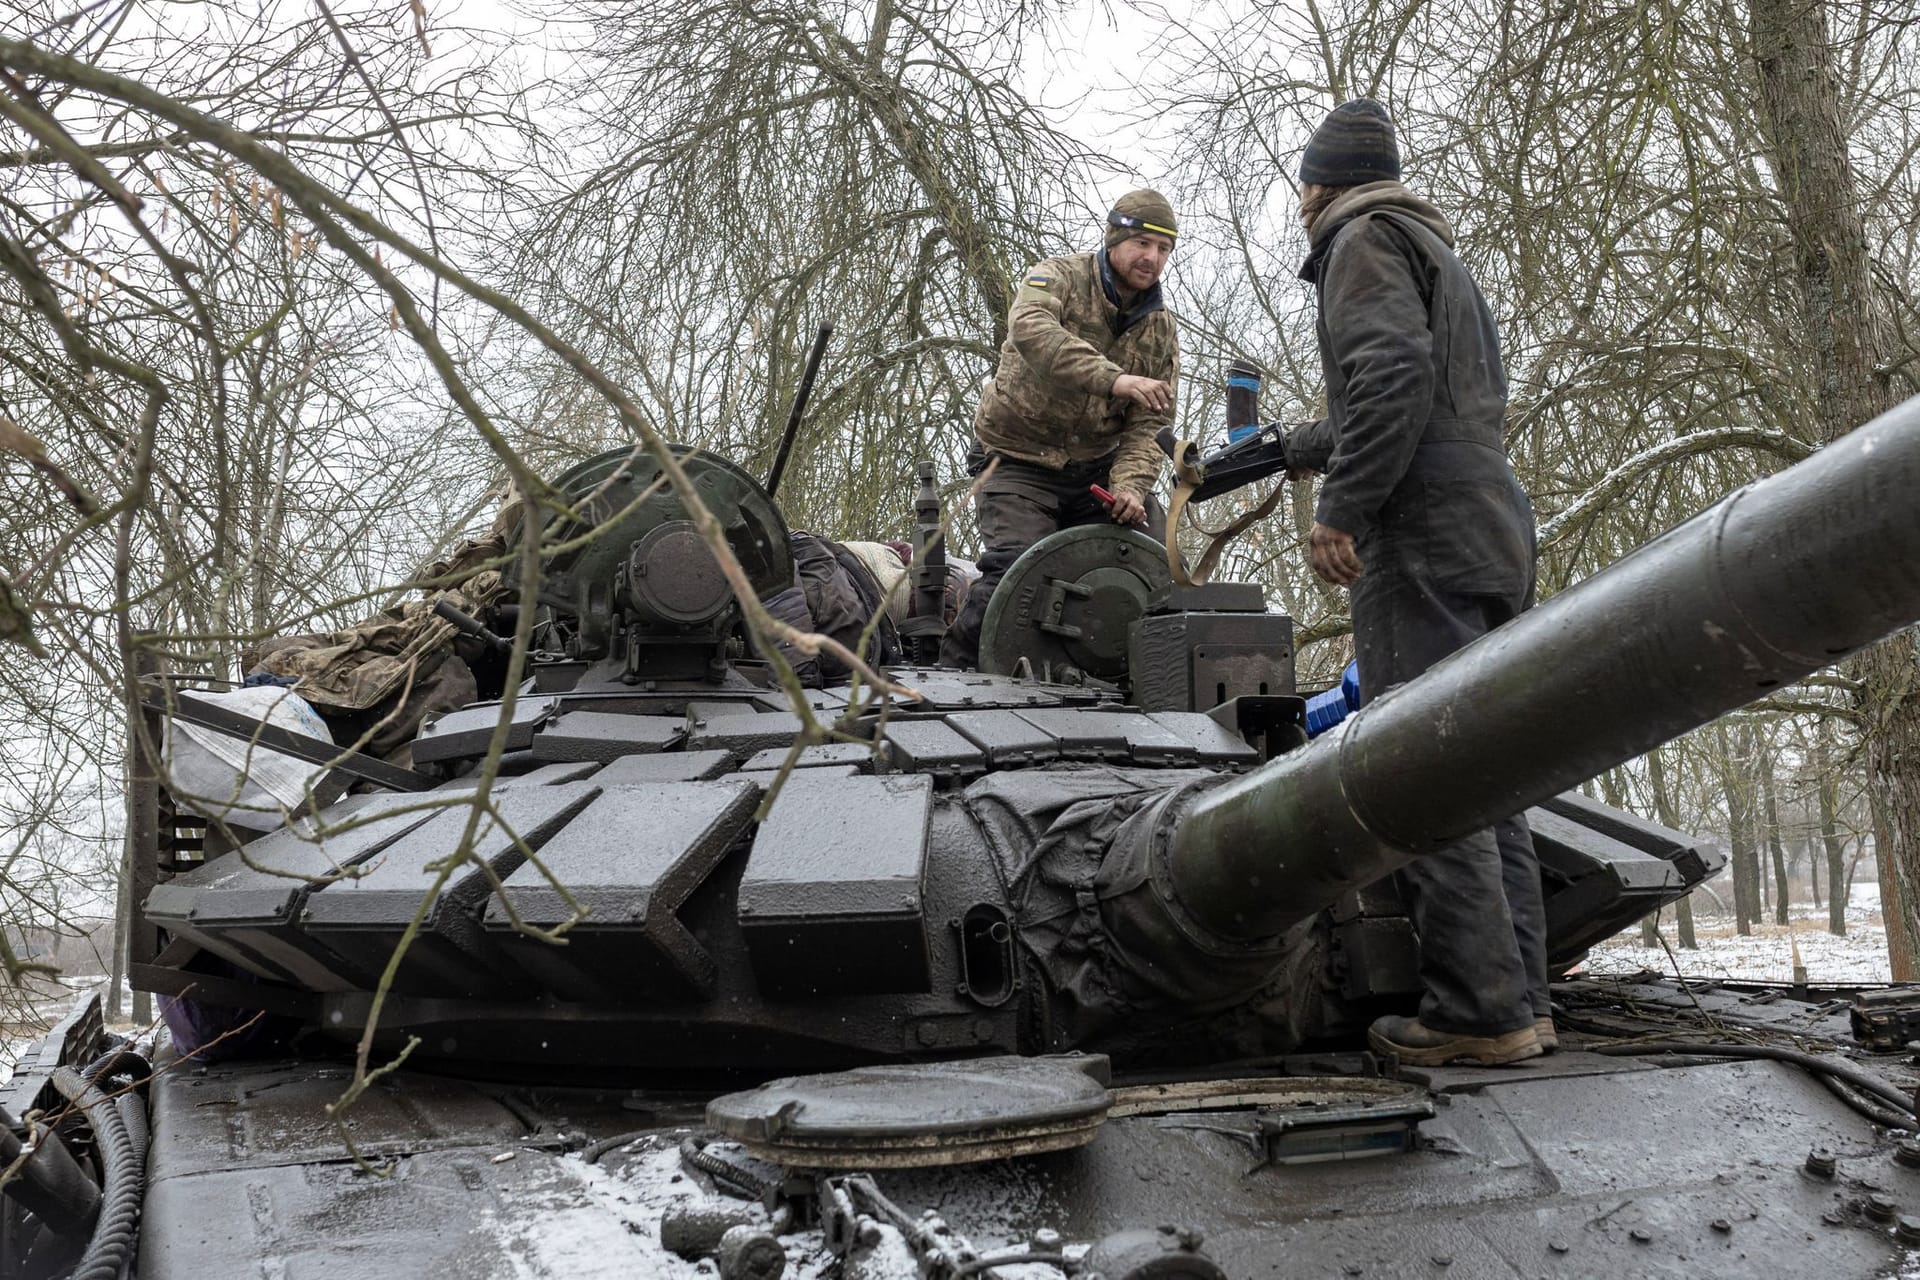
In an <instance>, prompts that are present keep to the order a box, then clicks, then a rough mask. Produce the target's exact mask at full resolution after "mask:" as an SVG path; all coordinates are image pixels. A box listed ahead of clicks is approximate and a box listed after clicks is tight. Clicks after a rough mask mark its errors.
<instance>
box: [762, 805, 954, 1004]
mask: <svg viewBox="0 0 1920 1280" xmlns="http://www.w3.org/2000/svg"><path fill="white" fill-rule="evenodd" d="M932 810H933V779H931V778H927V777H903V776H899V775H889V776H885V777H875V778H868V777H860V778H834V777H826V776H822V772H821V771H819V770H812V769H809V770H805V771H800V772H796V773H794V774H792V775H791V776H789V777H788V779H787V782H786V785H785V786H784V787H782V788H781V790H780V795H779V797H778V799H776V800H775V801H774V804H773V809H772V812H770V813H769V814H768V815H767V817H766V820H765V821H764V822H762V823H761V824H760V830H759V833H758V834H757V835H756V836H755V837H754V842H753V853H752V856H751V858H750V859H749V861H748V863H747V869H746V874H745V875H744V877H743V878H742V879H741V881H740V896H739V906H738V910H739V919H740V928H741V931H742V932H743V933H744V934H745V935H746V939H747V949H748V952H749V953H750V954H751V956H752V959H753V972H754V977H755V979H756V980H757V981H758V983H759V985H760V988H761V990H762V991H765V992H768V993H770V994H782V995H803V994H815V993H821V994H824V993H829V992H832V993H843V992H871V991H924V990H926V986H927V970H928V961H927V938H926V927H925V920H924V918H923V915H922V911H921V895H922V882H923V877H924V875H925V871H926V860H927V824H928V821H929V819H930V816H931V814H932Z"/></svg>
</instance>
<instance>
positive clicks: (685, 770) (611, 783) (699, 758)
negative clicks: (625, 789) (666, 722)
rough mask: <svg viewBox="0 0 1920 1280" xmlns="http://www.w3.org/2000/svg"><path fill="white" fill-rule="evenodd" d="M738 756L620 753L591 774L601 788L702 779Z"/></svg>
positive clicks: (729, 765) (720, 753) (725, 767)
mask: <svg viewBox="0 0 1920 1280" xmlns="http://www.w3.org/2000/svg"><path fill="white" fill-rule="evenodd" d="M738 758H739V757H738V756H736V755H734V754H733V752H731V751H667V752H662V753H661V754H659V755H650V756H622V757H621V758H620V759H618V760H615V761H614V762H613V763H612V764H610V765H608V766H607V767H606V768H604V769H602V770H601V771H600V772H598V773H596V774H594V775H593V780H594V781H595V782H597V783H599V784H600V785H601V786H603V787H618V786H625V785H627V784H628V783H635V782H703V781H705V780H706V779H708V778H717V777H719V776H720V775H721V774H723V773H725V772H726V771H727V770H729V769H731V768H733V762H734V761H735V760H737V759H738Z"/></svg>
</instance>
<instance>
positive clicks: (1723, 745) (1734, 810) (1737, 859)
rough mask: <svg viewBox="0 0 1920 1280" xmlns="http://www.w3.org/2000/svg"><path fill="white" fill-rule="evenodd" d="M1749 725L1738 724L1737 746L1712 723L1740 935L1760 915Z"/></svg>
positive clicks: (1749, 929) (1748, 930) (1747, 931)
mask: <svg viewBox="0 0 1920 1280" xmlns="http://www.w3.org/2000/svg"><path fill="white" fill-rule="evenodd" d="M1751 732H1752V730H1751V726H1748V725H1741V726H1740V731H1739V747H1738V749H1736V748H1735V747H1734V746H1731V745H1729V743H1728V742H1727V731H1726V729H1725V728H1723V727H1722V726H1720V725H1715V726H1714V739H1715V745H1716V746H1717V747H1718V748H1719V751H1718V752H1717V754H1718V756H1719V761H1718V765H1719V769H1720V783H1721V789H1722V790H1723V791H1724V792H1725V794H1726V801H1727V844H1728V846H1729V847H1730V849H1731V858H1730V859H1729V860H1730V861H1731V862H1732V864H1733V927H1734V930H1735V931H1736V932H1738V933H1739V934H1740V935H1741V936H1742V937H1745V936H1747V935H1749V934H1751V933H1752V932H1753V925H1754V921H1756V920H1758V919H1759V918H1760V904H1759V897H1760V860H1759V856H1758V854H1757V853H1756V852H1755V851H1754V847H1753V822H1752V815H1751V813H1750V812H1749V810H1750V809H1751V808H1752V802H1751V798H1750V796H1749V795H1748V791H1747V764H1748V761H1747V755H1746V750H1745V747H1746V743H1747V740H1748V738H1747V735H1748V734H1750V733H1751Z"/></svg>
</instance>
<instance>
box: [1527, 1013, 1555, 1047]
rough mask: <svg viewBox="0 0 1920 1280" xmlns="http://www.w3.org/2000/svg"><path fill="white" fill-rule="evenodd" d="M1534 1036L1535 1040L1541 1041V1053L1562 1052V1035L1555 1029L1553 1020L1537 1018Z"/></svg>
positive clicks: (1534, 1022) (1534, 1025) (1534, 1024)
mask: <svg viewBox="0 0 1920 1280" xmlns="http://www.w3.org/2000/svg"><path fill="white" fill-rule="evenodd" d="M1533 1034H1534V1038H1535V1039H1537V1040H1539V1041H1540V1052H1542V1053H1558V1052H1560V1033H1559V1032H1557V1031H1555V1030H1554V1029H1553V1019H1552V1018H1535V1019H1534V1020H1533Z"/></svg>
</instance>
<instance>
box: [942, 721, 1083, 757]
mask: <svg viewBox="0 0 1920 1280" xmlns="http://www.w3.org/2000/svg"><path fill="white" fill-rule="evenodd" d="M947 723H948V724H949V725H952V726H953V727H954V728H955V729H957V730H959V731H960V733H961V734H963V735H964V736H965V737H966V738H967V739H969V740H970V741H972V742H973V743H974V744H975V745H976V746H978V747H979V748H980V749H981V750H982V751H984V752H986V753H987V760H988V761H989V762H990V763H992V764H994V765H996V766H1006V765H1015V764H1039V763H1041V762H1042V761H1046V760H1053V759H1057V758H1058V757H1059V755H1060V740H1059V739H1058V738H1056V737H1054V736H1053V735H1052V734H1051V733H1048V732H1047V731H1046V730H1045V729H1042V728H1040V727H1039V726H1038V725H1035V724H1034V723H1033V722H1032V721H1031V720H1027V719H1024V718H1022V717H1021V715H1020V714H1019V713H1018V712H1015V711H962V712H957V713H956V714H954V715H950V716H948V717H947Z"/></svg>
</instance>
